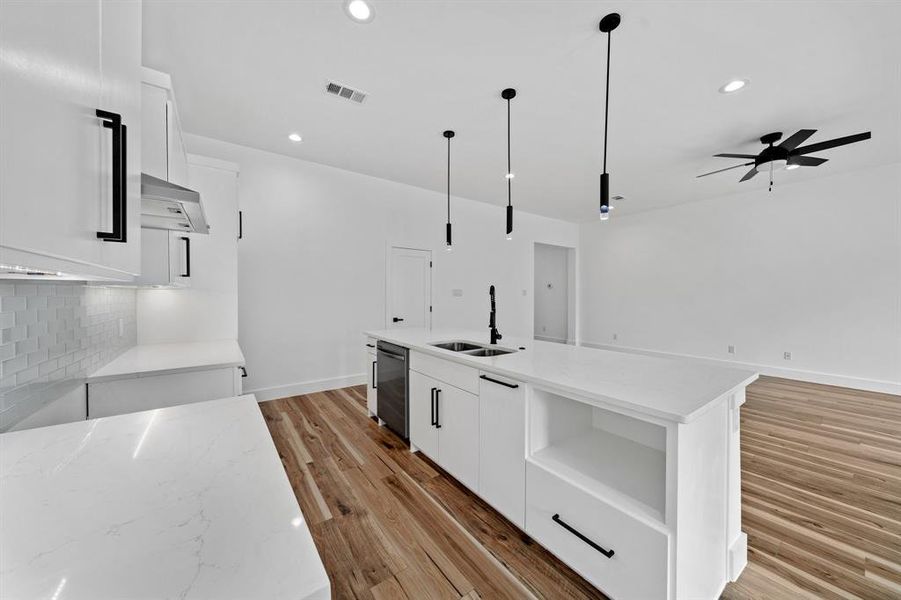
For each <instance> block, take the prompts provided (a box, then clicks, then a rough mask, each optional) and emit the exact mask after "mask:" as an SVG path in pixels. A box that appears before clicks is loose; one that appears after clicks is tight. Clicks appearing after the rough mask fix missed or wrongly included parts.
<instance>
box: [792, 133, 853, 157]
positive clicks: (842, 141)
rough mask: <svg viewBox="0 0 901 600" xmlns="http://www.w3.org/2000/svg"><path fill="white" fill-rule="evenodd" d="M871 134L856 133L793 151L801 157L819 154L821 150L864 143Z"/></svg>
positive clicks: (793, 153)
mask: <svg viewBox="0 0 901 600" xmlns="http://www.w3.org/2000/svg"><path fill="white" fill-rule="evenodd" d="M870 137H871V136H870V132H869V131H867V132H866V133H855V134H854V135H846V136H845V137H840V138H835V139H834V140H827V141H825V142H818V143H816V144H810V145H809V146H801V147H800V148H796V149H795V150H793V151H792V155H800V154H810V153H811V152H819V151H820V150H828V149H829V148H835V147H836V146H844V145H846V144H853V143H854V142H862V141H864V140H868V139H870Z"/></svg>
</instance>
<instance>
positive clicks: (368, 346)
mask: <svg viewBox="0 0 901 600" xmlns="http://www.w3.org/2000/svg"><path fill="white" fill-rule="evenodd" d="M366 347H367V348H375V344H366Z"/></svg>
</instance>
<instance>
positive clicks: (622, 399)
mask: <svg viewBox="0 0 901 600" xmlns="http://www.w3.org/2000/svg"><path fill="white" fill-rule="evenodd" d="M364 333H365V335H367V336H370V337H374V338H377V339H380V340H385V341H387V342H392V343H395V344H398V345H400V346H405V347H407V348H410V349H413V350H416V351H419V352H424V353H426V354H431V355H433V356H440V357H442V358H446V359H448V360H453V361H456V362H459V363H463V364H466V365H469V366H472V367H476V368H478V369H482V370H485V371H491V372H493V373H496V374H498V375H503V376H506V377H509V378H511V379H515V380H518V381H522V382H525V383H531V384H534V385H539V386H541V387H542V388H544V389H547V390H549V391H553V392H558V393H561V394H571V395H575V396H579V397H583V398H586V399H590V400H593V401H594V402H595V403H597V404H598V405H601V406H610V407H619V408H624V409H628V410H633V411H636V412H638V413H640V414H645V415H649V416H652V417H657V418H661V419H664V420H668V421H676V422H679V423H687V422H689V421H692V420H694V419H696V418H697V417H698V416H700V415H701V414H703V413H704V411H706V410H707V409H708V408H710V407H712V406H713V405H715V404H716V403H717V402H720V401H722V400H723V399H724V398H726V397H727V396H728V394H730V393H731V392H732V391H734V390H736V389H739V388H743V387H745V386H747V385H748V384H749V383H751V382H753V381H754V380H755V379H757V373H755V372H754V371H747V370H744V369H735V368H730V367H720V366H713V365H708V364H704V363H701V362H699V361H691V360H680V359H675V358H660V357H654V356H647V355H643V354H637V353H632V352H618V351H613V350H599V349H595V348H587V347H584V346H568V345H566V344H555V343H551V342H541V341H537V340H527V339H515V338H510V339H508V338H506V337H504V338H503V339H501V340H500V343H499V344H498V346H499V347H505V348H511V349H516V348H518V347H519V346H524V347H525V348H526V349H525V350H520V351H518V352H516V353H514V354H507V355H503V356H495V357H477V356H468V355H466V354H461V353H459V352H452V351H450V350H442V349H441V348H436V347H435V346H432V345H430V344H431V343H432V342H445V341H452V340H465V341H473V342H478V343H481V344H488V341H489V337H488V331H487V330H486V331H481V332H472V331H455V330H444V331H442V330H427V329H383V330H373V331H366V332H364Z"/></svg>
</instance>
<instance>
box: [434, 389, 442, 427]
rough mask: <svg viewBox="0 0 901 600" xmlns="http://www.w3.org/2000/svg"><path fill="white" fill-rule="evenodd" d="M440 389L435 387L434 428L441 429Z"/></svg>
mask: <svg viewBox="0 0 901 600" xmlns="http://www.w3.org/2000/svg"><path fill="white" fill-rule="evenodd" d="M440 394H441V390H440V389H437V388H436V389H435V429H441V396H440Z"/></svg>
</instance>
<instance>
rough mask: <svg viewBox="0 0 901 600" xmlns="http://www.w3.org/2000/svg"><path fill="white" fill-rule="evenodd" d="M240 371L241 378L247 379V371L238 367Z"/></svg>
mask: <svg viewBox="0 0 901 600" xmlns="http://www.w3.org/2000/svg"><path fill="white" fill-rule="evenodd" d="M238 368H239V369H241V377H247V369H246V368H244V367H238Z"/></svg>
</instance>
